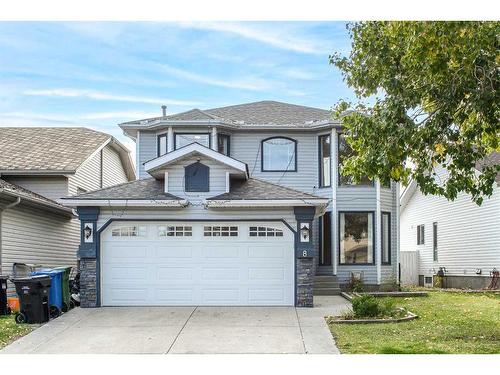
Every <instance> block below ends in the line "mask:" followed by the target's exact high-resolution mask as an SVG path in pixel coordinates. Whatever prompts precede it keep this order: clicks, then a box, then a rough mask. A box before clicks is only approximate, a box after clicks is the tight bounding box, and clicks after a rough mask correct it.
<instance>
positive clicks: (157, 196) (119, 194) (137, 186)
mask: <svg viewBox="0 0 500 375" xmlns="http://www.w3.org/2000/svg"><path fill="white" fill-rule="evenodd" d="M68 199H103V200H107V199H110V200H112V199H137V200H141V199H144V200H148V199H150V200H179V199H181V198H179V197H176V196H175V195H172V194H168V193H165V191H164V186H163V181H162V180H156V179H154V178H146V179H142V180H136V181H131V182H126V183H124V184H120V185H115V186H111V187H108V188H105V189H100V190H95V191H91V192H88V193H83V194H79V195H76V196H74V197H69V198H68Z"/></svg>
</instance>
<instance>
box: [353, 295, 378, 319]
mask: <svg viewBox="0 0 500 375" xmlns="http://www.w3.org/2000/svg"><path fill="white" fill-rule="evenodd" d="M352 311H354V316H356V317H357V318H366V317H375V316H378V315H379V313H380V309H379V304H378V302H377V300H376V299H375V297H373V296H370V295H364V296H360V297H355V298H353V300H352Z"/></svg>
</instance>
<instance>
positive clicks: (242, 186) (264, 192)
mask: <svg viewBox="0 0 500 375" xmlns="http://www.w3.org/2000/svg"><path fill="white" fill-rule="evenodd" d="M318 198H321V197H318V196H316V195H312V194H308V193H304V192H301V191H298V190H295V189H290V188H287V187H284V186H280V185H276V184H273V183H270V182H267V181H262V180H259V179H256V178H249V179H248V180H233V181H232V182H231V189H230V191H229V193H224V194H220V195H217V196H215V197H212V198H209V199H208V200H283V199H318Z"/></svg>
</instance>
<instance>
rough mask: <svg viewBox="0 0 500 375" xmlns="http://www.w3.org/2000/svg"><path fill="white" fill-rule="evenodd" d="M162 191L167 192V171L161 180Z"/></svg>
mask: <svg viewBox="0 0 500 375" xmlns="http://www.w3.org/2000/svg"><path fill="white" fill-rule="evenodd" d="M163 186H164V187H163V191H164V192H165V193H168V172H165V179H164V181H163Z"/></svg>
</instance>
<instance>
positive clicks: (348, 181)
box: [339, 134, 373, 186]
mask: <svg viewBox="0 0 500 375" xmlns="http://www.w3.org/2000/svg"><path fill="white" fill-rule="evenodd" d="M351 155H353V150H352V149H351V147H350V146H349V144H348V143H347V141H346V139H345V137H344V135H342V134H339V185H367V186H371V185H373V182H372V181H371V180H370V179H369V178H368V177H363V178H362V179H361V181H359V182H358V183H355V182H354V180H353V178H352V177H351V176H344V175H342V163H343V162H344V160H346V159H347V158H349V157H350V156H351Z"/></svg>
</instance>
